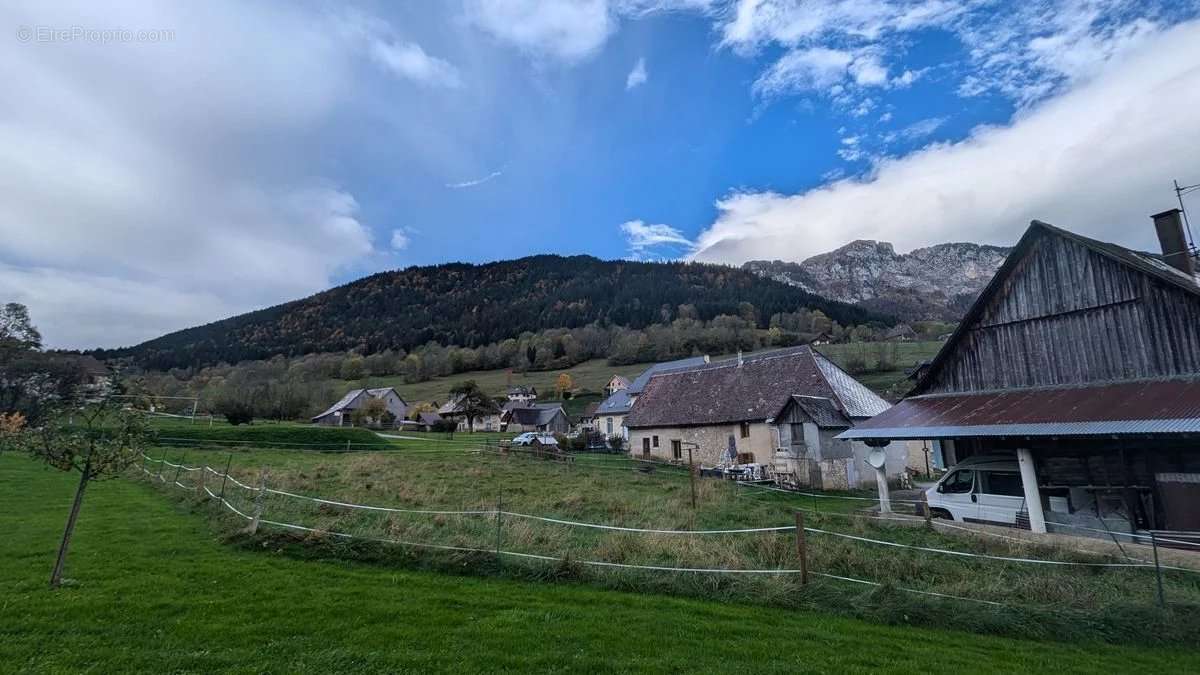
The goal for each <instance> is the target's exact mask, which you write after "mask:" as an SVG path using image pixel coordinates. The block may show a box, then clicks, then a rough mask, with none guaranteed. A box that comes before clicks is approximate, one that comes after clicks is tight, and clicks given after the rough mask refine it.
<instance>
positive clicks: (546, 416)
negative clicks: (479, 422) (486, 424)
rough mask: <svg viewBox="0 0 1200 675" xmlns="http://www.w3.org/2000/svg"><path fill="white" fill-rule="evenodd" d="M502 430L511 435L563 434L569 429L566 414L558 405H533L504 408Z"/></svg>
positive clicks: (569, 425) (569, 424) (569, 422)
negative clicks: (540, 432) (533, 432)
mask: <svg viewBox="0 0 1200 675" xmlns="http://www.w3.org/2000/svg"><path fill="white" fill-rule="evenodd" d="M502 423H503V427H502V428H503V430H504V431H508V432H512V433H518V434H520V433H525V432H526V431H545V432H549V433H552V434H565V433H567V431H569V430H570V428H571V421H570V420H569V419H568V418H567V412H566V411H565V410H563V407H562V405H560V404H558V403H535V404H533V405H529V406H516V407H512V408H508V407H506V410H505V411H504V417H503V422H502Z"/></svg>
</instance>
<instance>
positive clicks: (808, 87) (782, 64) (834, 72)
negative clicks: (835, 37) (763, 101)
mask: <svg viewBox="0 0 1200 675" xmlns="http://www.w3.org/2000/svg"><path fill="white" fill-rule="evenodd" d="M853 62H854V55H853V54H851V53H850V52H846V51H842V50H840V49H829V48H826V47H814V48H812V49H796V50H793V51H790V52H788V53H787V54H784V55H783V57H781V58H780V59H779V60H778V61H776V62H775V63H773V64H772V65H771V67H770V68H768V69H767V71H766V72H764V73H763V74H762V75H760V76H759V77H758V79H757V80H755V81H754V84H753V85H752V86H751V90H752V91H753V92H754V93H755V94H756V95H758V96H761V97H763V98H773V97H776V96H783V95H787V94H793V93H799V92H804V91H826V90H829V89H831V88H832V87H833V86H834V85H836V84H838V83H840V82H842V80H844V79H845V77H846V72H847V68H849V67H850V64H851V63H853Z"/></svg>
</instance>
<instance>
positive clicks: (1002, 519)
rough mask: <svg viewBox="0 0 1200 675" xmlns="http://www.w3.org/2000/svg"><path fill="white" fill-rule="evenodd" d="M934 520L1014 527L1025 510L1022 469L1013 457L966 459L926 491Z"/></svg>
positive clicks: (927, 506) (926, 501) (926, 497)
mask: <svg viewBox="0 0 1200 675" xmlns="http://www.w3.org/2000/svg"><path fill="white" fill-rule="evenodd" d="M925 503H926V508H928V509H929V510H930V514H931V515H932V516H933V517H934V518H947V519H950V520H957V521H959V522H974V523H982V522H986V523H1001V524H1005V525H1015V524H1016V522H1017V514H1018V513H1020V512H1021V511H1023V510H1024V509H1025V489H1024V487H1023V486H1022V484H1021V469H1020V468H1019V467H1018V466H1017V460H1016V458H1014V457H1005V456H980V457H968V458H967V459H964V460H963V461H961V462H959V463H958V464H956V465H954V466H953V467H952V468H951V469H950V470H949V471H948V472H946V475H945V476H942V479H941V480H939V481H938V482H937V484H936V485H934V486H933V487H931V488H929V489H928V490H926V491H925Z"/></svg>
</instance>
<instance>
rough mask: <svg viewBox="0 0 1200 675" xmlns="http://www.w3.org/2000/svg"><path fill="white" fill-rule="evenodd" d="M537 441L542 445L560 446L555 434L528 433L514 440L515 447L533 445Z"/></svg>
mask: <svg viewBox="0 0 1200 675" xmlns="http://www.w3.org/2000/svg"><path fill="white" fill-rule="evenodd" d="M535 439H536V440H537V441H538V442H540V443H541V444H542V445H558V439H557V438H555V437H554V434H547V433H538V432H536V431H526V432H525V433H523V434H521V435H520V436H517V437H516V438H514V439H512V444H513V445H533V441H534V440H535Z"/></svg>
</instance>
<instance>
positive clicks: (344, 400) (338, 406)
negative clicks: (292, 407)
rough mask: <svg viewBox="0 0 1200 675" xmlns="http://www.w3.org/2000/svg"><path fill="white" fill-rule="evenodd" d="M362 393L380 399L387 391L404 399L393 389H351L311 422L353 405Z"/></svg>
mask: <svg viewBox="0 0 1200 675" xmlns="http://www.w3.org/2000/svg"><path fill="white" fill-rule="evenodd" d="M364 391H365V392H366V394H367V396H370V397H371V398H380V397H382V396H384V395H386V394H387V393H388V392H389V391H392V392H395V393H396V396H398V397H399V398H400V400H401V401H403V400H404V397H403V396H400V392H398V391H396V388H395V387H376V388H374V389H351V390H350V391H348V392H346V395H345V396H343V397H341V398H340V399H338V402H337V403H334V404H333V405H331V406H329V408H328V409H327V410H326V411H325V412H323V413H321V414H320V415H317V416H316V417H314V418H312V419H313V421H314V422H315V421H316V420H319V419H321V418H322V417H325V416H326V415H330V414H333V413H335V412H337V411H339V410H344V409H345V408H347V407H348V406H349V405H350V404H352V403H354V401H355V400H357V399H358V397H359V396H361V395H362V393H363V392H364Z"/></svg>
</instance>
